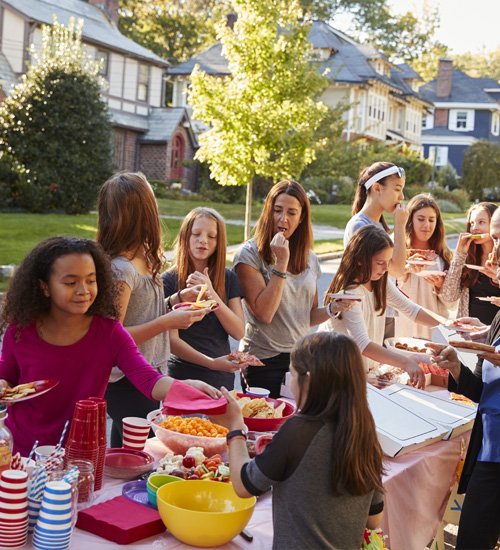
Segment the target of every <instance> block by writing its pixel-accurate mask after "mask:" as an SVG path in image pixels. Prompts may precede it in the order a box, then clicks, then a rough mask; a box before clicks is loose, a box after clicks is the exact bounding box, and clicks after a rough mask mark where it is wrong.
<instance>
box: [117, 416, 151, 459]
mask: <svg viewBox="0 0 500 550" xmlns="http://www.w3.org/2000/svg"><path fill="white" fill-rule="evenodd" d="M122 422H123V434H122V441H123V447H126V448H127V449H135V450H136V451H143V450H144V446H145V445H146V440H147V438H148V435H149V430H150V426H149V421H148V420H146V419H145V418H140V417H137V416H127V417H125V418H123V419H122Z"/></svg>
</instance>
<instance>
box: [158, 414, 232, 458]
mask: <svg viewBox="0 0 500 550" xmlns="http://www.w3.org/2000/svg"><path fill="white" fill-rule="evenodd" d="M147 419H148V421H149V423H150V426H151V429H152V430H153V432H154V434H155V435H156V437H157V438H158V439H159V440H160V441H161V442H162V443H163V444H164V445H165V446H167V447H168V448H169V450H170V451H172V452H173V453H174V454H176V455H184V454H185V453H186V451H187V450H188V449H189V448H190V447H201V448H202V449H203V452H204V453H205V455H206V456H207V457H211V456H213V455H216V454H223V453H225V452H226V451H227V445H226V434H227V432H228V430H227V428H224V426H219V425H218V424H214V423H213V422H211V421H210V420H208V418H202V417H199V416H189V417H183V416H171V415H167V414H164V413H163V411H162V410H161V409H157V410H155V411H151V412H150V413H149V414H148V415H147Z"/></svg>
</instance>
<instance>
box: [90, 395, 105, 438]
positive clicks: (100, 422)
mask: <svg viewBox="0 0 500 550" xmlns="http://www.w3.org/2000/svg"><path fill="white" fill-rule="evenodd" d="M88 401H92V402H93V403H97V431H98V441H97V443H98V445H106V443H107V439H106V411H107V403H106V400H105V399H103V398H102V397H89V398H88Z"/></svg>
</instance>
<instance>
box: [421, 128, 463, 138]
mask: <svg viewBox="0 0 500 550" xmlns="http://www.w3.org/2000/svg"><path fill="white" fill-rule="evenodd" d="M422 135H423V136H460V137H463V136H464V133H463V132H454V131H453V130H448V128H445V127H443V126H435V127H434V128H428V129H426V128H422Z"/></svg>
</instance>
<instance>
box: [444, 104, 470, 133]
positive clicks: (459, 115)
mask: <svg viewBox="0 0 500 550" xmlns="http://www.w3.org/2000/svg"><path fill="white" fill-rule="evenodd" d="M448 129H449V130H454V131H456V132H472V130H474V109H450V116H449V123H448Z"/></svg>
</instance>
